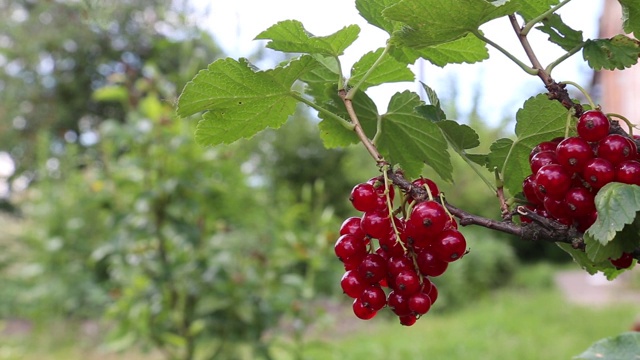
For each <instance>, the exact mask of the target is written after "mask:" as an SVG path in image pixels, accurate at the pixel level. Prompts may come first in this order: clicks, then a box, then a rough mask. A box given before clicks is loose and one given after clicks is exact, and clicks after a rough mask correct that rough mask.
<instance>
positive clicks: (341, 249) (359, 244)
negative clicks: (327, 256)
mask: <svg viewBox="0 0 640 360" xmlns="http://www.w3.org/2000/svg"><path fill="white" fill-rule="evenodd" d="M333 249H334V251H335V253H336V256H337V257H338V259H340V260H341V261H342V262H345V263H346V262H348V260H349V259H352V258H361V257H364V255H365V254H366V252H367V246H366V244H365V241H364V239H359V238H357V237H355V236H353V235H349V234H346V235H342V236H340V237H339V238H338V240H337V241H336V244H335V246H334V248H333Z"/></svg>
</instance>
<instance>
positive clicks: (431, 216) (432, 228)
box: [407, 201, 449, 236]
mask: <svg viewBox="0 0 640 360" xmlns="http://www.w3.org/2000/svg"><path fill="white" fill-rule="evenodd" d="M447 221H449V215H448V214H447V212H446V211H445V210H444V208H443V207H442V205H440V204H438V203H437V202H435V201H425V202H421V203H419V204H417V205H416V206H414V207H413V211H412V212H411V216H410V217H409V220H408V221H407V222H408V223H410V224H411V226H412V227H413V229H414V230H415V231H416V233H417V235H424V236H435V235H437V234H439V233H440V232H442V230H444V227H445V225H446V224H447Z"/></svg>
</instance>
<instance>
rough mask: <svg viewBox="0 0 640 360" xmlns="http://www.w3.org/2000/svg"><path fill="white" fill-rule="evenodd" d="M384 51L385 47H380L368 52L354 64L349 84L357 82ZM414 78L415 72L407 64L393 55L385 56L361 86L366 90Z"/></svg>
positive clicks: (361, 88)
mask: <svg viewBox="0 0 640 360" xmlns="http://www.w3.org/2000/svg"><path fill="white" fill-rule="evenodd" d="M383 51H384V49H383V48H380V49H378V50H376V51H374V52H368V53H366V54H365V55H364V56H363V57H362V58H360V60H358V61H357V62H356V63H355V64H353V68H352V69H351V78H350V79H349V84H351V85H355V84H357V83H358V82H359V81H360V79H362V77H363V76H364V74H366V73H367V71H369V69H370V68H371V67H372V65H373V64H374V63H375V62H376V61H377V60H378V59H379V58H380V55H382V52H383ZM413 80H414V75H413V72H412V71H411V70H409V68H408V67H407V64H403V63H401V62H399V61H398V60H396V59H394V58H393V57H391V56H385V57H384V58H383V59H382V61H381V62H380V63H378V66H377V67H376V68H375V69H374V71H373V72H372V73H371V74H369V76H368V77H367V79H366V81H365V82H364V83H363V84H362V85H361V86H360V90H365V89H367V88H369V87H371V86H375V85H380V84H384V83H391V82H400V81H413Z"/></svg>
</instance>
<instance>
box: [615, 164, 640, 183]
mask: <svg viewBox="0 0 640 360" xmlns="http://www.w3.org/2000/svg"><path fill="white" fill-rule="evenodd" d="M615 180H616V181H617V182H621V183H624V184H631V185H639V186H640V161H637V160H627V161H623V162H621V163H620V164H618V166H617V167H616V175H615Z"/></svg>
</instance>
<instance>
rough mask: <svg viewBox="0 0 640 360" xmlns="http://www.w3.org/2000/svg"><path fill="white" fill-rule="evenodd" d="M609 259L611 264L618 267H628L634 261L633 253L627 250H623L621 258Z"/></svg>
mask: <svg viewBox="0 0 640 360" xmlns="http://www.w3.org/2000/svg"><path fill="white" fill-rule="evenodd" d="M609 261H610V262H611V265H613V266H615V267H616V268H618V269H626V268H628V267H630V266H631V264H632V263H633V255H631V254H630V253H627V252H623V253H622V255H621V256H620V257H619V258H617V259H609Z"/></svg>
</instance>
